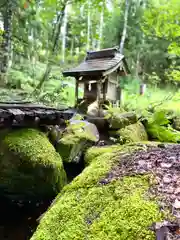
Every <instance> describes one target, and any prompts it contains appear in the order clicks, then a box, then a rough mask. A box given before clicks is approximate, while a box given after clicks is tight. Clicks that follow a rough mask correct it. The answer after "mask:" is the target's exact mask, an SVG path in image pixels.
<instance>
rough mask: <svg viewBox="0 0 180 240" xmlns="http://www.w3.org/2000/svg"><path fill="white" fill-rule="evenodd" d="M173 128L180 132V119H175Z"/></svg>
mask: <svg viewBox="0 0 180 240" xmlns="http://www.w3.org/2000/svg"><path fill="white" fill-rule="evenodd" d="M173 128H174V129H176V130H177V131H180V117H175V118H174V119H173Z"/></svg>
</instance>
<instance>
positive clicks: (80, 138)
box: [56, 122, 96, 162]
mask: <svg viewBox="0 0 180 240" xmlns="http://www.w3.org/2000/svg"><path fill="white" fill-rule="evenodd" d="M85 125H86V124H85V123H83V122H81V123H79V124H76V125H75V124H73V125H70V126H69V127H68V128H67V130H66V132H65V134H64V136H63V137H62V138H61V139H60V140H59V142H58V144H57V148H56V149H57V151H58V152H59V154H60V155H61V157H62V159H63V161H64V162H72V161H75V157H76V156H77V155H78V153H79V152H81V151H85V149H86V148H87V147H88V146H89V145H91V144H90V143H92V142H96V137H95V136H94V135H93V134H92V133H91V132H90V131H89V129H88V128H85V129H82V128H83V127H85Z"/></svg>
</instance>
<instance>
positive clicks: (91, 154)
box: [85, 144, 122, 165]
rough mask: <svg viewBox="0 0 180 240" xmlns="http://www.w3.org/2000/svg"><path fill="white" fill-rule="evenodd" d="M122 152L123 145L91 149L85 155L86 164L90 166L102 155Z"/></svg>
mask: <svg viewBox="0 0 180 240" xmlns="http://www.w3.org/2000/svg"><path fill="white" fill-rule="evenodd" d="M121 150H122V145H118V144H117V145H111V146H102V147H91V148H89V149H88V150H87V151H86V154H85V163H86V164H87V165H89V164H90V163H91V162H92V161H93V160H95V159H96V158H97V157H99V156H102V154H107V153H110V154H113V155H114V153H115V152H117V151H121Z"/></svg>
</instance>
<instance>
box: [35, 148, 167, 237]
mask: <svg viewBox="0 0 180 240" xmlns="http://www.w3.org/2000/svg"><path fill="white" fill-rule="evenodd" d="M125 152H126V151H125ZM116 157H118V159H120V155H119V154H117V153H116ZM113 162H114V161H113V159H112V155H110V153H104V154H102V155H100V156H99V157H97V158H95V159H94V160H93V161H92V162H91V164H90V165H89V166H88V167H87V168H86V169H85V170H84V171H83V172H82V173H81V174H80V175H79V176H78V177H77V178H76V179H74V180H73V182H72V183H71V184H69V185H68V186H67V187H66V188H65V189H64V190H63V192H62V193H60V194H59V196H58V197H57V198H56V200H55V202H54V203H53V205H52V206H51V208H50V209H49V210H48V212H47V213H46V214H45V216H44V217H43V218H42V219H41V222H40V225H39V226H38V228H37V231H36V233H35V234H34V235H33V237H32V238H31V240H50V239H51V240H53V239H54V240H55V239H58V238H59V239H60V238H62V239H65V240H66V239H68V240H71V239H84V238H88V239H98V240H102V239H110V240H111V239H112V240H116V239H122V240H125V239H131V240H135V239H148V240H150V239H154V233H153V232H152V231H150V230H148V227H149V226H151V225H152V223H153V222H156V221H161V220H162V218H163V216H162V214H161V213H160V212H159V209H158V206H157V204H156V201H155V200H152V199H151V200H150V199H149V198H148V195H147V191H148V188H149V183H148V177H147V176H144V177H139V176H136V177H124V178H123V179H122V180H115V181H113V182H111V183H109V184H107V185H103V186H101V185H99V184H98V181H99V180H101V178H102V177H103V175H105V174H106V173H107V172H108V171H109V170H110V165H112V163H113ZM108 165H109V166H108ZM105 166H106V167H105ZM145 195H146V197H145Z"/></svg>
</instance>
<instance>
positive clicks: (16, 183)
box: [0, 129, 66, 200]
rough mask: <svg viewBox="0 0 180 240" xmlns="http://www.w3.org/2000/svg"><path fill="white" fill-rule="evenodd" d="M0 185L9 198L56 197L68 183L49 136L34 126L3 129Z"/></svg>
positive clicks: (0, 142)
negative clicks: (4, 130) (34, 128)
mask: <svg viewBox="0 0 180 240" xmlns="http://www.w3.org/2000/svg"><path fill="white" fill-rule="evenodd" d="M0 136H1V141H0V146H1V153H0V154H1V161H0V168H1V181H0V187H1V188H2V190H4V191H5V192H6V193H7V195H8V196H9V197H10V198H12V199H13V198H16V197H17V198H18V199H21V200H22V199H26V198H28V199H33V200H38V199H43V198H46V197H53V196H55V195H56V194H57V193H58V192H59V191H60V190H61V189H62V187H63V186H64V184H65V183H66V174H65V171H64V168H63V164H62V160H61V158H60V156H59V154H58V153H56V151H55V149H54V147H53V146H52V145H51V144H50V142H49V141H48V139H47V137H46V136H45V135H44V134H43V133H41V132H39V131H37V130H33V129H22V130H15V131H11V132H9V133H7V132H5V133H4V132H1V135H0Z"/></svg>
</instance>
